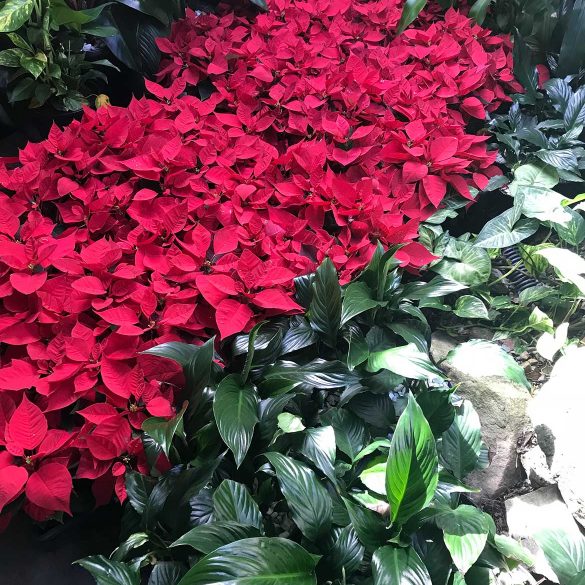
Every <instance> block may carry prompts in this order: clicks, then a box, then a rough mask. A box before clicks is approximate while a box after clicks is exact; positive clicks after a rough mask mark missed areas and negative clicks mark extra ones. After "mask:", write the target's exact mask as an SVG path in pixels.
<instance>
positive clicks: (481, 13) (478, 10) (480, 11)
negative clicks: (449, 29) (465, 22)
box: [469, 0, 493, 24]
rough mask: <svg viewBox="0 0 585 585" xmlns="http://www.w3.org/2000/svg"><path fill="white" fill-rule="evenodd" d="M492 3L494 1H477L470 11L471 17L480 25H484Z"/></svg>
mask: <svg viewBox="0 0 585 585" xmlns="http://www.w3.org/2000/svg"><path fill="white" fill-rule="evenodd" d="M492 1H493V0H475V2H474V4H473V6H472V7H471V9H470V10H469V16H471V18H474V19H475V20H476V21H477V23H478V24H483V21H484V20H485V16H486V14H487V11H488V8H489V7H490V4H491V3H492Z"/></svg>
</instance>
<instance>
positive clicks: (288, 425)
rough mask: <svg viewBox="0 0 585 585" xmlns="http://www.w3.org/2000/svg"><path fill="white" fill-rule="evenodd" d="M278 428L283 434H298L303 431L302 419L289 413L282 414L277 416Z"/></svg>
mask: <svg viewBox="0 0 585 585" xmlns="http://www.w3.org/2000/svg"><path fill="white" fill-rule="evenodd" d="M278 428H279V429H280V430H281V431H282V432H283V433H298V432H300V431H304V430H305V425H304V424H303V419H302V418H301V417H300V416H296V415H294V414H291V413H290V412H282V413H280V414H279V415H278Z"/></svg>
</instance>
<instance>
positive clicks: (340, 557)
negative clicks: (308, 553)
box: [317, 526, 364, 580]
mask: <svg viewBox="0 0 585 585" xmlns="http://www.w3.org/2000/svg"><path fill="white" fill-rule="evenodd" d="M363 557H364V546H363V545H362V543H361V542H360V540H359V538H358V536H357V533H356V531H355V530H354V528H353V527H352V526H346V527H345V528H342V529H337V530H336V533H335V540H334V544H333V547H332V548H331V550H330V551H329V552H328V553H327V554H326V555H325V556H323V558H322V559H321V560H320V561H319V564H318V565H317V572H318V573H319V574H320V575H323V577H324V578H325V579H327V580H331V578H332V577H340V576H341V575H342V574H343V573H345V574H346V575H351V574H352V573H353V572H354V571H355V570H357V569H358V567H359V565H360V563H361V562H362V559H363Z"/></svg>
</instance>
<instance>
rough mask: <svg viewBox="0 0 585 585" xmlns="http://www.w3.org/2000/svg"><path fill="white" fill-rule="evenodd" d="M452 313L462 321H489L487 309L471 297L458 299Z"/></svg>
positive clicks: (464, 296)
mask: <svg viewBox="0 0 585 585" xmlns="http://www.w3.org/2000/svg"><path fill="white" fill-rule="evenodd" d="M453 312H454V313H455V315H457V317H461V318H462V319H489V314H488V310H487V307H486V306H485V305H484V304H483V302H482V301H481V300H480V299H478V298H477V297H474V296H471V295H463V296H461V297H459V298H458V299H457V302H456V303H455V310H454V311H453Z"/></svg>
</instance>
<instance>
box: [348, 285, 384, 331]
mask: <svg viewBox="0 0 585 585" xmlns="http://www.w3.org/2000/svg"><path fill="white" fill-rule="evenodd" d="M381 304H385V303H381V302H380V301H377V300H375V299H374V298H373V296H372V291H371V290H370V287H369V286H368V285H367V284H366V283H365V282H352V283H351V284H349V285H348V286H347V288H346V289H345V293H344V295H343V303H342V306H341V324H342V325H344V324H345V323H347V322H348V321H349V320H350V319H353V318H354V317H357V316H358V315H361V314H362V313H365V312H366V311H369V310H370V309H373V308H375V307H379V306H380V305H381Z"/></svg>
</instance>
